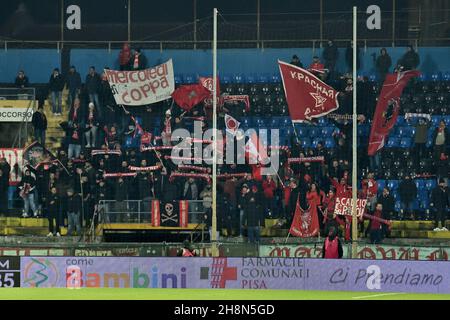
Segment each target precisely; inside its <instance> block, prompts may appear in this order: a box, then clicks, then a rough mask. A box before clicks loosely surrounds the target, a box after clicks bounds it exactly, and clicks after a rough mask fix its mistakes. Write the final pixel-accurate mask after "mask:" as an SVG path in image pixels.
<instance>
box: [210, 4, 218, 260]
mask: <svg viewBox="0 0 450 320" xmlns="http://www.w3.org/2000/svg"><path fill="white" fill-rule="evenodd" d="M212 55H213V99H212V101H213V163H212V218H211V220H212V223H211V228H212V231H211V243H212V248H211V250H212V252H211V253H212V256H213V257H218V256H219V252H218V248H217V83H216V82H217V8H214V10H213V48H212Z"/></svg>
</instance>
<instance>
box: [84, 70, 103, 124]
mask: <svg viewBox="0 0 450 320" xmlns="http://www.w3.org/2000/svg"><path fill="white" fill-rule="evenodd" d="M85 85H86V91H87V93H88V95H89V102H92V103H94V104H95V107H96V109H97V112H98V114H99V117H100V118H102V117H103V110H102V106H101V105H100V101H99V98H98V96H99V93H100V85H101V78H100V76H99V75H98V73H97V72H95V67H94V66H92V67H90V68H89V73H88V75H87V76H86V83H85Z"/></svg>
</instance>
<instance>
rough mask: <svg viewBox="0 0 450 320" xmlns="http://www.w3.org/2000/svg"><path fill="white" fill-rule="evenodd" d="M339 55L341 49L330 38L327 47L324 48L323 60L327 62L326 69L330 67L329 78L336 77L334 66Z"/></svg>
mask: <svg viewBox="0 0 450 320" xmlns="http://www.w3.org/2000/svg"><path fill="white" fill-rule="evenodd" d="M338 56H339V51H338V48H337V46H336V44H335V43H334V42H333V40H328V42H327V45H326V46H325V49H324V50H323V54H322V57H323V61H324V62H325V69H328V74H329V79H334V68H335V66H336V61H337V59H338Z"/></svg>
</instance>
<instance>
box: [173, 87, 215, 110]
mask: <svg viewBox="0 0 450 320" xmlns="http://www.w3.org/2000/svg"><path fill="white" fill-rule="evenodd" d="M210 95H211V92H210V91H209V90H208V89H206V88H205V87H204V86H203V85H201V84H192V85H185V86H181V87H179V88H178V89H177V90H175V91H174V93H172V98H173V99H174V100H175V102H176V104H177V105H179V106H180V108H182V109H183V110H185V111H190V110H191V109H192V108H193V107H194V106H196V105H197V104H199V103H200V102H202V101H203V100H204V99H205V98H208V97H209V96H210Z"/></svg>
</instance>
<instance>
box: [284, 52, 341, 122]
mask: <svg viewBox="0 0 450 320" xmlns="http://www.w3.org/2000/svg"><path fill="white" fill-rule="evenodd" d="M278 66H279V67H280V73H281V79H282V80H283V87H284V93H285V95H286V101H287V104H288V108H289V115H290V116H291V119H292V122H302V121H305V120H308V121H309V120H311V119H312V118H320V117H322V116H324V115H326V114H328V113H330V112H332V111H334V110H336V109H337V108H339V103H338V99H337V96H338V92H337V91H336V90H334V89H333V88H332V87H331V86H329V85H327V84H326V83H325V82H323V81H322V80H320V79H319V78H317V77H316V76H315V75H313V74H312V73H311V72H309V71H307V70H305V69H302V68H299V67H296V66H294V65H291V64H288V63H286V62H282V61H279V60H278Z"/></svg>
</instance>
